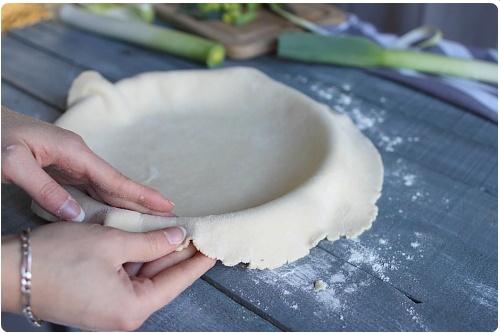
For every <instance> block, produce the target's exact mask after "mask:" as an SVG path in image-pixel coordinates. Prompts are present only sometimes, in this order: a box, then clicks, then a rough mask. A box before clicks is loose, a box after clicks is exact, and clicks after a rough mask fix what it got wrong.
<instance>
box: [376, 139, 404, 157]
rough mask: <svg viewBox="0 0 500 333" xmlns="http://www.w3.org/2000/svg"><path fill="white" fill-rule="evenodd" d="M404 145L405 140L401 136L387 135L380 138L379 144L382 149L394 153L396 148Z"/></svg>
mask: <svg viewBox="0 0 500 333" xmlns="http://www.w3.org/2000/svg"><path fill="white" fill-rule="evenodd" d="M402 143H403V138H402V137H400V136H395V137H389V136H387V135H385V134H382V135H381V136H380V140H379V142H378V144H379V145H380V147H381V148H383V149H384V150H385V151H386V152H390V153H393V152H394V151H395V148H396V147H397V146H399V145H400V144H402Z"/></svg>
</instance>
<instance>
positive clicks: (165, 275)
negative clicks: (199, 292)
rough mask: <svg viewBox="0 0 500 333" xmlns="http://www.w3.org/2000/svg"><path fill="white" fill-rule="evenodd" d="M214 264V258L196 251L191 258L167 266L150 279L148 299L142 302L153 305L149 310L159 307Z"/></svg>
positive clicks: (168, 301)
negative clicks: (151, 285) (151, 284)
mask: <svg viewBox="0 0 500 333" xmlns="http://www.w3.org/2000/svg"><path fill="white" fill-rule="evenodd" d="M214 265H215V260H214V259H211V258H208V257H206V256H204V255H203V254H202V253H200V252H198V253H196V254H195V255H194V256H193V257H192V258H189V259H187V260H185V261H182V262H181V263H179V264H177V265H175V266H172V267H170V268H167V269H166V270H164V271H162V272H161V273H159V274H158V275H156V276H154V277H153V278H152V279H151V280H152V282H153V288H152V289H151V292H150V293H147V294H145V296H146V298H148V299H149V300H148V301H146V302H144V303H146V304H151V305H150V306H154V309H151V310H157V309H159V308H161V307H162V306H164V305H165V304H167V303H170V302H171V301H172V300H173V299H174V298H175V297H177V295H179V294H180V293H181V292H182V291H183V290H184V289H186V288H187V287H189V286H190V285H191V284H193V282H194V281H196V280H197V279H198V278H199V277H200V276H202V275H203V274H204V273H205V272H206V271H208V270H209V269H210V268H212V267H213V266H214Z"/></svg>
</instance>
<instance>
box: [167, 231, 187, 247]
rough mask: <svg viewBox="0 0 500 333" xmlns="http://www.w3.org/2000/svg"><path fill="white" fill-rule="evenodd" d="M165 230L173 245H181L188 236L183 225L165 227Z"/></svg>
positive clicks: (168, 239)
mask: <svg viewBox="0 0 500 333" xmlns="http://www.w3.org/2000/svg"><path fill="white" fill-rule="evenodd" d="M163 232H164V233H165V236H166V237H167V241H168V242H169V243H170V244H171V245H179V244H181V243H182V242H183V241H184V238H186V229H184V228H183V227H171V228H167V229H165V230H164V231H163Z"/></svg>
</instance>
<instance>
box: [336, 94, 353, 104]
mask: <svg viewBox="0 0 500 333" xmlns="http://www.w3.org/2000/svg"><path fill="white" fill-rule="evenodd" d="M338 101H339V103H340V105H343V106H349V105H351V103H352V98H351V96H348V95H346V94H340V96H339V100H338Z"/></svg>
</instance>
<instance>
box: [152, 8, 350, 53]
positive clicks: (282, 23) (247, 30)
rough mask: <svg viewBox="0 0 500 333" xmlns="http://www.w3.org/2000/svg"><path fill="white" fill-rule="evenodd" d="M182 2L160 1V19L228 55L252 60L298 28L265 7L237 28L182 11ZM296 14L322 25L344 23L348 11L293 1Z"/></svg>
mask: <svg viewBox="0 0 500 333" xmlns="http://www.w3.org/2000/svg"><path fill="white" fill-rule="evenodd" d="M178 7H179V5H178V4H157V5H155V10H156V13H157V14H158V16H159V17H160V19H162V20H164V21H166V22H168V23H170V24H172V25H174V26H177V27H179V28H181V29H183V30H187V31H190V32H193V33H195V34H197V35H201V36H205V37H207V38H210V39H213V40H216V41H219V42H221V43H222V44H223V45H224V47H225V48H226V53H227V56H228V57H230V58H233V59H248V58H253V57H256V56H259V55H262V54H265V53H269V52H271V51H273V50H274V49H275V47H276V39H277V37H278V36H279V35H280V34H281V33H282V32H283V31H285V30H297V28H296V27H294V26H293V25H292V24H291V23H290V22H288V21H287V20H285V19H283V18H281V17H280V16H278V15H277V14H274V13H272V12H271V11H270V10H268V9H261V10H260V11H259V14H258V16H257V18H256V19H255V20H254V21H252V22H250V23H249V24H247V25H245V26H242V27H236V26H233V25H231V24H226V23H223V22H221V21H215V20H204V21H203V20H198V19H196V18H193V17H191V16H189V15H185V14H182V13H179V10H178ZM290 7H291V8H292V10H293V11H294V13H296V15H298V16H300V17H303V18H305V19H307V20H310V21H312V22H316V23H320V24H340V23H342V22H344V21H345V18H346V16H345V14H344V13H343V12H342V11H341V10H339V9H337V8H335V7H334V6H333V5H328V4H290Z"/></svg>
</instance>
